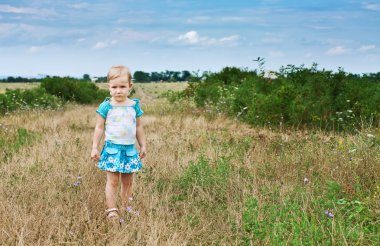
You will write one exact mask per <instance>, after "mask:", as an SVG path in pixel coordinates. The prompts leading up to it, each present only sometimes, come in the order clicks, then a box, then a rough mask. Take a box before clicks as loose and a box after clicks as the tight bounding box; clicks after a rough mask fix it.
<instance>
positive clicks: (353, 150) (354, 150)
mask: <svg viewBox="0 0 380 246" xmlns="http://www.w3.org/2000/svg"><path fill="white" fill-rule="evenodd" d="M354 152H356V149H351V150H349V151H348V153H350V154H351V153H354Z"/></svg>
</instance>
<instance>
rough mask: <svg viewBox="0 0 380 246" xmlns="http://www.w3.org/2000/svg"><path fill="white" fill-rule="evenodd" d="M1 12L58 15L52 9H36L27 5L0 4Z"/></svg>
mask: <svg viewBox="0 0 380 246" xmlns="http://www.w3.org/2000/svg"><path fill="white" fill-rule="evenodd" d="M0 12H3V13H11V14H32V15H39V16H57V15H58V14H57V13H56V12H55V11H54V10H51V9H35V8H25V7H13V6H11V5H6V4H0Z"/></svg>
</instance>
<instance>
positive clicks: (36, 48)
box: [27, 46, 42, 53]
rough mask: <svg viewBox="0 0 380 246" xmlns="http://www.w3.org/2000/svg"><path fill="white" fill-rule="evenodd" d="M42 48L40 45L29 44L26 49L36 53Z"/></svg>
mask: <svg viewBox="0 0 380 246" xmlns="http://www.w3.org/2000/svg"><path fill="white" fill-rule="evenodd" d="M41 50H42V47H41V46H31V47H29V48H28V49H27V52H28V53H36V52H39V51H41Z"/></svg>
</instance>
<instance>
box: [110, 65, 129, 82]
mask: <svg viewBox="0 0 380 246" xmlns="http://www.w3.org/2000/svg"><path fill="white" fill-rule="evenodd" d="M117 78H121V79H125V80H126V81H127V82H128V83H131V84H132V75H131V72H130V71H129V68H128V67H126V66H122V65H119V66H113V67H111V68H110V70H109V71H108V74H107V81H108V82H110V81H111V80H114V79H117Z"/></svg>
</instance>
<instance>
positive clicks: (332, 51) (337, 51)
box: [326, 46, 350, 55]
mask: <svg viewBox="0 0 380 246" xmlns="http://www.w3.org/2000/svg"><path fill="white" fill-rule="evenodd" d="M349 51H350V50H349V49H346V48H345V47H344V46H336V47H333V48H331V49H329V50H328V51H327V52H326V54H328V55H343V54H346V53H348V52H349Z"/></svg>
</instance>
